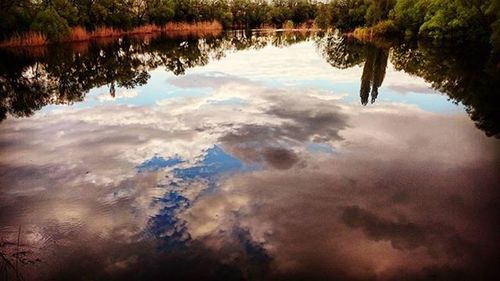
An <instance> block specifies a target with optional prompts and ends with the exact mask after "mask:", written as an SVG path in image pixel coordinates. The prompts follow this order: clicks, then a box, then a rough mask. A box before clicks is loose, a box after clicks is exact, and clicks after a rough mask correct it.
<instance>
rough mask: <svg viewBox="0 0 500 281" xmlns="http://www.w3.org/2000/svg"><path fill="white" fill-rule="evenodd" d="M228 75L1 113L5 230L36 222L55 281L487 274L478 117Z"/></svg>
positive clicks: (486, 181)
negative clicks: (56, 108) (172, 91)
mask: <svg viewBox="0 0 500 281" xmlns="http://www.w3.org/2000/svg"><path fill="white" fill-rule="evenodd" d="M210 79H211V78H209V79H208V80H210ZM217 79H219V78H216V79H215V80H216V81H212V82H209V83H208V84H207V85H211V86H210V87H213V88H214V93H213V94H211V95H210V96H207V97H196V98H186V99H171V100H166V101H162V102H160V103H159V104H158V105H157V106H155V107H152V108H146V107H139V106H136V107H128V106H100V107H96V108H90V109H81V110H71V111H60V112H54V113H47V114H45V115H43V114H39V115H37V116H35V117H34V118H32V119H30V120H7V121H5V122H4V123H3V124H2V126H3V133H2V140H1V143H2V152H1V153H2V157H1V158H0V165H1V168H2V174H0V184H1V185H2V194H1V200H2V203H3V204H2V212H1V215H0V224H1V225H2V226H8V227H10V228H11V229H10V230H9V231H10V232H9V235H6V237H7V239H11V237H15V234H16V232H15V231H14V230H13V229H16V225H17V224H22V225H23V229H25V232H23V241H24V242H25V243H29V244H32V245H36V247H38V248H39V249H40V252H41V253H40V255H41V257H42V260H44V261H47V263H48V264H49V265H51V266H46V267H45V268H43V269H41V270H42V272H43V273H44V274H46V275H44V276H45V277H46V278H45V279H52V280H53V279H57V278H59V279H74V276H79V277H87V276H90V273H89V272H88V268H92V269H93V271H94V273H93V274H94V277H95V276H97V277H99V278H100V279H111V280H112V279H124V280H127V279H140V280H144V279H155V277H158V276H165V274H169V275H168V276H172V278H173V279H192V278H194V276H197V277H198V278H203V279H208V278H212V277H214V276H228V277H227V278H226V279H261V278H260V277H262V275H264V274H270V276H271V278H274V277H275V278H283V279H287V280H288V279H290V278H292V277H294V278H296V279H307V280H314V279H318V280H325V279H328V280H332V279H334V280H355V279H363V280H367V279H380V280H391V279H394V280H400V279H401V274H403V275H405V277H408V279H412V278H413V279H419V278H421V279H425V278H427V277H428V276H430V275H432V274H440V276H444V279H449V278H448V276H451V275H447V274H462V273H464V275H463V276H465V277H470V276H468V275H467V274H465V273H477V274H485V276H486V277H488V276H487V274H488V272H486V271H485V269H487V268H493V267H488V266H490V264H489V262H490V261H493V257H495V255H496V253H497V252H496V251H495V250H496V249H497V247H496V245H495V246H494V247H492V245H491V242H490V241H496V240H495V235H496V233H498V232H497V229H496V226H495V223H494V222H495V219H496V218H495V217H494V215H493V214H494V212H492V210H496V209H497V207H496V205H495V203H496V202H497V199H498V192H497V191H496V190H495V189H494V186H495V183H497V182H498V175H496V174H495V173H494V172H495V170H494V167H496V164H498V158H497V155H496V152H497V150H496V149H498V144H497V143H495V141H494V140H491V139H485V138H483V136H482V133H481V132H479V131H478V130H476V129H475V128H474V126H473V124H470V122H469V120H467V118H466V117H461V116H455V115H447V116H442V115H438V114H433V113H428V112H425V111H422V110H419V109H417V108H416V107H412V106H405V105H401V104H396V103H394V104H381V105H379V106H377V107H372V108H359V107H358V106H354V105H345V104H342V103H340V102H339V100H336V99H333V98H332V96H331V95H329V94H325V93H322V92H317V91H312V90H309V91H300V92H295V91H292V90H289V91H283V90H278V89H270V88H266V87H264V86H262V85H259V84H257V83H255V82H250V81H243V80H242V81H238V82H237V83H236V82H235V81H236V80H234V79H222V80H221V79H219V80H217ZM201 80H203V79H201V78H200V81H201ZM179 85H180V84H179ZM201 85H202V84H201V82H200V84H199V85H197V86H199V87H201ZM214 85H216V86H214ZM231 98H236V99H239V100H242V101H244V102H243V103H217V102H214V101H220V100H227V99H231ZM62 120H64V122H62ZM26 136H32V137H26ZM312 143H314V144H315V145H313V146H312V147H311V144H312ZM33 147H36V149H33ZM332 147H334V148H335V153H332V151H331V150H329V149H328V148H330V149H331V148H332ZM6 152H8V153H6ZM8 227H7V228H8ZM3 229H4V228H2V231H3ZM478 230H480V231H478ZM153 238H155V239H153ZM13 239H15V238H13ZM51 251H53V252H51ZM74 253H78V255H75V254H74ZM66 268H68V269H67V271H65V270H64V269H66ZM79 270H81V271H79ZM493 273H494V272H493ZM89 278H90V277H89ZM99 278H98V279H99ZM42 279H43V278H42ZM94 279H95V278H94ZM469 279H472V278H469Z"/></svg>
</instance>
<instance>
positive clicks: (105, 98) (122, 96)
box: [95, 90, 139, 102]
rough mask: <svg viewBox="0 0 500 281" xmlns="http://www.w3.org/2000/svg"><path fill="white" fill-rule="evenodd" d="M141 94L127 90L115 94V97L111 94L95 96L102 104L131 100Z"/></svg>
mask: <svg viewBox="0 0 500 281" xmlns="http://www.w3.org/2000/svg"><path fill="white" fill-rule="evenodd" d="M138 95H139V94H138V93H137V91H133V90H125V91H121V92H118V93H115V94H114V96H113V95H111V94H110V93H101V94H98V95H96V96H95V99H97V100H98V101H100V102H106V101H113V100H117V99H130V98H134V97H137V96H138Z"/></svg>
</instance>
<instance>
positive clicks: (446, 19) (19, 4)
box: [0, 0, 500, 49]
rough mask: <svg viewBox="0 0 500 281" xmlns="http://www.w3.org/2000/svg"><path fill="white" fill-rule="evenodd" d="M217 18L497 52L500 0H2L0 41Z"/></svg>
mask: <svg viewBox="0 0 500 281" xmlns="http://www.w3.org/2000/svg"><path fill="white" fill-rule="evenodd" d="M200 21H218V22H220V23H221V24H222V25H223V27H224V28H226V29H230V28H239V29H250V28H259V27H262V26H272V27H277V28H281V27H283V26H293V25H295V26H297V25H300V24H304V23H309V24H311V23H315V24H316V25H317V26H319V27H321V28H330V27H334V28H338V29H340V30H347V31H350V30H354V29H355V28H359V27H364V28H370V31H372V32H375V33H378V34H381V35H397V36H400V37H405V38H428V39H432V40H436V41H443V40H445V41H450V42H463V41H479V42H490V43H492V44H493V45H494V46H496V47H497V48H498V49H500V0H330V1H327V2H324V1H318V0H2V1H0V39H2V38H6V37H9V36H11V35H12V34H15V33H23V32H28V31H37V32H41V33H44V34H45V35H46V36H47V37H48V38H49V39H51V40H57V39H58V38H61V37H62V35H64V34H65V33H67V32H69V29H70V28H71V27H75V26H82V27H85V28H86V29H88V30H93V29H95V28H97V27H102V26H106V27H116V28H120V29H130V28H133V27H136V26H141V25H145V24H157V25H160V26H161V25H163V24H165V23H167V22H188V23H189V22H200Z"/></svg>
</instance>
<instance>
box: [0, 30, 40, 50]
mask: <svg viewBox="0 0 500 281" xmlns="http://www.w3.org/2000/svg"><path fill="white" fill-rule="evenodd" d="M48 43H49V41H48V40H47V37H45V35H43V34H42V33H40V32H34V31H29V32H27V33H23V34H15V35H13V36H12V37H10V38H9V39H6V40H4V41H2V42H0V47H18V46H26V47H37V46H43V45H47V44H48Z"/></svg>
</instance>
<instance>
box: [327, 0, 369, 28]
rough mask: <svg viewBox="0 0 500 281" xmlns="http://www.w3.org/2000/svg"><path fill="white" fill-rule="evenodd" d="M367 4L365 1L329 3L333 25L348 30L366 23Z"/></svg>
mask: <svg viewBox="0 0 500 281" xmlns="http://www.w3.org/2000/svg"><path fill="white" fill-rule="evenodd" d="M368 7H369V3H368V1H366V0H334V1H332V2H331V3H330V9H331V11H332V21H333V25H334V26H335V27H337V28H339V29H341V30H350V29H354V28H356V27H358V26H363V25H365V23H366V19H365V17H366V14H367V11H368Z"/></svg>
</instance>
